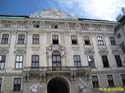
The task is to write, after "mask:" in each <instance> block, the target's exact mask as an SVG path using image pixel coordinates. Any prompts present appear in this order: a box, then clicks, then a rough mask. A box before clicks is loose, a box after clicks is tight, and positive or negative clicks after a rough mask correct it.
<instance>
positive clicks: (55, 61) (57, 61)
mask: <svg viewBox="0 0 125 93" xmlns="http://www.w3.org/2000/svg"><path fill="white" fill-rule="evenodd" d="M54 53H58V54H54ZM61 66H62V64H61V54H60V52H59V51H53V53H52V67H61Z"/></svg>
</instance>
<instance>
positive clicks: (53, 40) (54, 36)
mask: <svg viewBox="0 0 125 93" xmlns="http://www.w3.org/2000/svg"><path fill="white" fill-rule="evenodd" d="M52 43H53V44H59V40H58V35H52Z"/></svg>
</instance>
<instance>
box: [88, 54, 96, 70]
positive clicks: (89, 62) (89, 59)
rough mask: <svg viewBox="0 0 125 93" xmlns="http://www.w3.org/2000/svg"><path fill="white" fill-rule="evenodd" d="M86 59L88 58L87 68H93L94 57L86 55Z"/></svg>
mask: <svg viewBox="0 0 125 93" xmlns="http://www.w3.org/2000/svg"><path fill="white" fill-rule="evenodd" d="M87 58H88V64H89V67H92V68H94V67H95V62H94V56H93V55H88V56H87Z"/></svg>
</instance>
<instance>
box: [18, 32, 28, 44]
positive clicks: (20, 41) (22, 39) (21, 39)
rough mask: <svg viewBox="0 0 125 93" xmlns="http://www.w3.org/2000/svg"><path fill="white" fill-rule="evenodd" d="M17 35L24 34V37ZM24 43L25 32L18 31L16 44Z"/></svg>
mask: <svg viewBox="0 0 125 93" xmlns="http://www.w3.org/2000/svg"><path fill="white" fill-rule="evenodd" d="M19 35H24V38H22V37H21V38H20V39H19ZM25 43H26V34H25V33H18V35H17V44H18V45H24V44H25Z"/></svg>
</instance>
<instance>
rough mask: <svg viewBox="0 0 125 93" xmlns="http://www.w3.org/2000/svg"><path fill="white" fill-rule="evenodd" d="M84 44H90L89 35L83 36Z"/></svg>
mask: <svg viewBox="0 0 125 93" xmlns="http://www.w3.org/2000/svg"><path fill="white" fill-rule="evenodd" d="M84 42H85V45H91V43H90V38H89V36H84Z"/></svg>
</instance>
